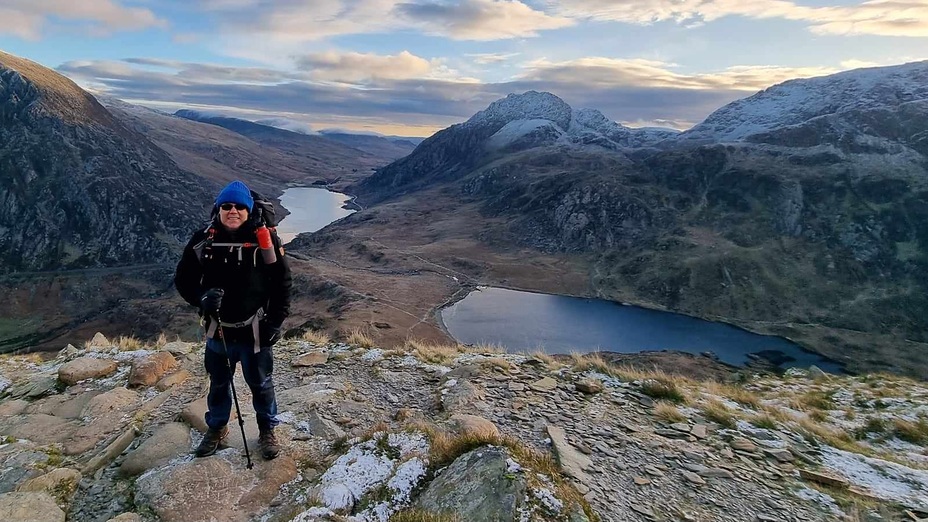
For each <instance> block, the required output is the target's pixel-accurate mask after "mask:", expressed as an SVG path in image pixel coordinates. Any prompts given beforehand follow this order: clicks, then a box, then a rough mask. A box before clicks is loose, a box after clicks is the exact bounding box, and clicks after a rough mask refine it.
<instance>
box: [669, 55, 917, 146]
mask: <svg viewBox="0 0 928 522" xmlns="http://www.w3.org/2000/svg"><path fill="white" fill-rule="evenodd" d="M923 102H928V61H922V62H914V63H908V64H904V65H897V66H892V67H874V68H867V69H855V70H852V71H846V72H842V73H838V74H833V75H830V76H823V77H819V78H809V79H797V80H790V81H787V82H784V83H781V84H778V85H774V86H773V87H770V88H768V89H765V90H763V91H761V92H758V93H757V94H755V95H753V96H750V97H747V98H744V99H741V100H738V101H735V102H732V103H730V104H728V105H726V106H724V107H722V108H721V109H718V110H717V111H715V112H713V113H712V114H711V115H709V117H708V118H706V119H705V121H703V122H702V123H700V124H699V125H696V126H695V127H693V128H692V129H689V130H687V131H685V132H683V133H682V134H681V135H680V136H679V137H678V138H677V139H676V140H674V141H677V142H680V143H726V142H737V141H752V140H751V139H750V138H751V137H752V136H758V135H764V134H768V133H771V132H774V131H779V130H781V129H787V128H790V127H795V126H798V125H807V124H810V123H813V122H815V120H816V119H820V118H830V119H831V120H832V121H833V122H837V121H838V120H841V119H844V117H846V116H850V118H849V119H851V120H856V119H857V118H856V115H859V114H862V113H871V114H872V113H874V111H887V110H889V111H896V110H899V109H902V108H904V107H905V106H906V105H907V104H912V103H916V104H917V103H923ZM817 125H821V123H817ZM870 130H871V129H862V131H864V132H869V131H870ZM874 130H876V131H877V132H879V129H874ZM754 141H758V140H754ZM763 141H765V142H767V141H768V140H763Z"/></svg>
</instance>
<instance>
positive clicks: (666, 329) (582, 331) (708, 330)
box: [441, 287, 841, 373]
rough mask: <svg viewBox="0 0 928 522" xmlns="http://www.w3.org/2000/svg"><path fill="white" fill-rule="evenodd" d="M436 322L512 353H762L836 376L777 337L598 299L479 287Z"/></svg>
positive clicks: (739, 357)
mask: <svg viewBox="0 0 928 522" xmlns="http://www.w3.org/2000/svg"><path fill="white" fill-rule="evenodd" d="M441 319H442V321H443V322H444V324H445V327H446V328H447V329H448V332H449V333H450V334H451V335H452V336H453V337H454V338H455V339H456V340H457V341H458V342H460V343H464V344H481V343H486V344H497V345H501V346H503V347H505V348H506V349H507V350H508V351H511V352H522V351H529V352H530V351H534V350H541V351H543V352H546V353H552V354H553V353H571V352H581V353H587V352H595V351H610V352H620V353H637V352H641V351H649V350H665V349H667V350H678V351H682V352H689V353H694V354H699V353H701V352H705V351H711V352H713V353H715V354H716V355H717V356H718V357H719V359H720V360H721V361H722V362H725V363H728V364H732V365H736V366H743V365H744V364H745V363H747V362H748V361H749V360H750V358H749V357H748V354H752V353H753V354H757V353H760V352H767V355H771V354H772V355H774V356H775V357H774V358H777V357H780V358H782V359H785V361H784V362H782V364H781V366H782V367H784V368H788V367H792V366H795V367H808V366H810V365H813V364H814V365H816V366H818V367H819V368H822V369H823V370H825V371H828V372H832V373H840V372H841V367H840V366H839V365H838V364H836V363H834V362H832V361H829V360H828V359H824V358H823V357H821V356H819V355H818V354H815V353H812V352H809V351H806V350H803V349H802V348H801V347H800V346H799V345H797V344H795V343H793V342H791V341H789V340H788V339H784V338H782V337H774V336H769V335H759V334H754V333H751V332H748V331H746V330H742V329H740V328H737V327H734V326H731V325H727V324H723V323H715V322H711V321H705V320H702V319H697V318H695V317H689V316H686V315H681V314H675V313H671V312H661V311H658V310H648V309H646V308H640V307H637V306H624V305H621V304H619V303H615V302H612V301H605V300H602V299H583V298H579V297H567V296H558V295H549V294H537V293H531V292H520V291H516V290H507V289H503V288H492V287H490V288H479V289H478V290H477V291H474V292H471V293H470V294H468V295H467V297H465V298H464V299H462V300H461V301H458V302H457V303H455V304H453V305H451V306H448V307H446V308H444V309H443V310H441ZM768 358H769V357H768ZM787 358H788V359H787ZM789 359H791V360H789Z"/></svg>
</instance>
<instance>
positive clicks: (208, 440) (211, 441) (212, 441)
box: [194, 426, 229, 457]
mask: <svg viewBox="0 0 928 522" xmlns="http://www.w3.org/2000/svg"><path fill="white" fill-rule="evenodd" d="M228 434H229V427H228V426H223V427H222V428H220V429H218V430H214V429H213V428H210V429H208V430H206V435H203V440H201V441H200V445H199V446H197V450H196V451H195V452H194V455H196V456H197V457H208V456H210V455H212V454H213V453H216V450H218V449H219V445H220V444H222V440H223V439H225V438H226V435H228Z"/></svg>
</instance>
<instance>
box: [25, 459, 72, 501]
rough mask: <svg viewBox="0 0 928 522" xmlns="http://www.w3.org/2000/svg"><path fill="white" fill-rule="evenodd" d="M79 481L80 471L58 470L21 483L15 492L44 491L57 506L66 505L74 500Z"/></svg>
mask: <svg viewBox="0 0 928 522" xmlns="http://www.w3.org/2000/svg"><path fill="white" fill-rule="evenodd" d="M80 481H81V473H80V471H77V470H75V469H70V468H58V469H53V470H52V471H49V472H48V473H46V474H44V475H41V476H38V477H35V478H32V479H29V480H27V481H25V482H23V483H22V484H20V485H19V486H18V487H17V488H16V491H22V492H42V491H44V492H46V493H48V494H49V495H52V496H53V497H54V498H55V500H56V501H57V502H58V503H59V505H67V504H70V503H71V499H72V498H74V493H76V492H77V485H78V483H80Z"/></svg>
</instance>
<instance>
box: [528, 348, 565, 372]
mask: <svg viewBox="0 0 928 522" xmlns="http://www.w3.org/2000/svg"><path fill="white" fill-rule="evenodd" d="M526 357H530V358H532V359H537V360H539V361H541V362H542V363H544V365H545V368H547V369H548V370H550V371H554V370H557V369H560V368H563V367H564V364H563V363H561V362H560V361H558V360H557V359H555V358H554V357H551V356H550V355H548V354H546V353H545V352H543V351H541V350H535V351H534V352H532V353H529V354H526Z"/></svg>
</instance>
